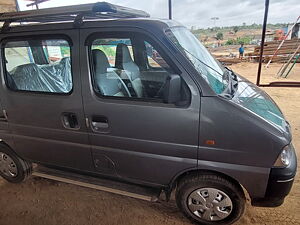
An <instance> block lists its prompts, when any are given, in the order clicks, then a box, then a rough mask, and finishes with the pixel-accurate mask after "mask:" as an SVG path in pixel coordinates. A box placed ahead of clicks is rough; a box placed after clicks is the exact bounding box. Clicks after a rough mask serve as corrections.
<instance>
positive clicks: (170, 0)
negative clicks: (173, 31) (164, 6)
mask: <svg viewBox="0 0 300 225" xmlns="http://www.w3.org/2000/svg"><path fill="white" fill-rule="evenodd" d="M171 19H172V0H169V20H171Z"/></svg>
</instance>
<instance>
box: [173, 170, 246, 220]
mask: <svg viewBox="0 0 300 225" xmlns="http://www.w3.org/2000/svg"><path fill="white" fill-rule="evenodd" d="M205 188H212V189H218V190H220V191H221V192H223V193H225V194H226V195H227V196H228V197H229V198H230V200H231V203H232V207H230V209H231V212H230V214H229V215H228V216H227V217H226V218H224V219H221V220H218V221H208V220H204V219H202V218H200V216H197V215H195V214H194V213H193V212H191V210H190V209H189V206H188V204H189V203H188V201H190V202H191V200H189V196H190V194H191V193H193V192H194V191H196V190H203V189H205ZM194 193H195V192H194ZM215 201H216V200H214V202H215ZM245 201H246V200H245V195H244V192H243V190H242V188H241V187H240V186H237V185H236V184H234V183H232V182H230V181H229V180H228V179H226V178H224V177H222V176H219V175H213V174H203V175H202V174H201V175H192V176H187V177H185V178H183V179H181V180H180V182H179V184H178V186H177V190H176V203H177V206H178V208H179V209H180V210H181V211H182V212H183V214H184V215H185V216H186V217H188V218H189V219H190V220H191V221H193V222H194V223H196V224H210V225H225V224H232V223H234V222H235V221H237V220H238V219H239V218H240V217H241V216H242V215H243V213H244V210H245ZM190 204H191V203H190ZM192 204H194V203H192ZM196 204H201V203H200V202H197V203H196ZM201 207H202V205H201ZM205 207H206V206H205ZM209 207H211V208H213V210H214V209H215V208H214V207H216V206H212V205H210V206H209ZM201 210H202V209H201ZM198 212H200V215H201V216H202V215H204V214H203V212H204V211H196V213H198Z"/></svg>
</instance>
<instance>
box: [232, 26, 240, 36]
mask: <svg viewBox="0 0 300 225" xmlns="http://www.w3.org/2000/svg"><path fill="white" fill-rule="evenodd" d="M233 31H234V33H235V34H236V33H237V32H238V31H239V27H238V26H234V27H233Z"/></svg>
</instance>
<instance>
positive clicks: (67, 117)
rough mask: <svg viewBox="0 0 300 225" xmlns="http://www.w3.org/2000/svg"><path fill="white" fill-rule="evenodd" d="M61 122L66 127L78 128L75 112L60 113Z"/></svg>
mask: <svg viewBox="0 0 300 225" xmlns="http://www.w3.org/2000/svg"><path fill="white" fill-rule="evenodd" d="M62 123H63V125H64V127H65V128H67V129H79V128H80V126H79V123H78V119H77V116H76V114H75V113H69V112H64V113H63V114H62Z"/></svg>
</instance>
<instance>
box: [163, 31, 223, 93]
mask: <svg viewBox="0 0 300 225" xmlns="http://www.w3.org/2000/svg"><path fill="white" fill-rule="evenodd" d="M166 33H167V35H168V37H169V38H170V40H171V41H172V42H173V43H174V44H175V45H176V46H177V47H178V49H179V50H180V51H182V52H183V54H184V55H186V56H187V58H188V59H189V60H190V61H191V63H192V64H193V65H194V67H195V69H196V70H197V71H198V72H199V74H200V75H201V76H202V77H203V78H204V79H205V80H206V82H207V83H208V84H209V85H210V87H211V88H212V89H213V90H214V91H215V92H216V93H217V94H221V93H222V92H223V91H224V90H225V89H226V87H227V85H228V80H227V79H224V78H225V77H226V76H223V73H224V72H223V69H222V68H221V66H220V65H219V64H218V63H217V61H216V60H215V59H214V58H213V57H212V56H211V54H210V53H209V52H208V51H207V49H206V48H205V47H204V46H203V45H202V44H201V43H200V41H199V40H198V39H197V38H196V37H195V35H193V34H192V33H191V32H190V31H189V30H188V29H186V28H185V27H171V28H170V30H168V31H167V32H166Z"/></svg>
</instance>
